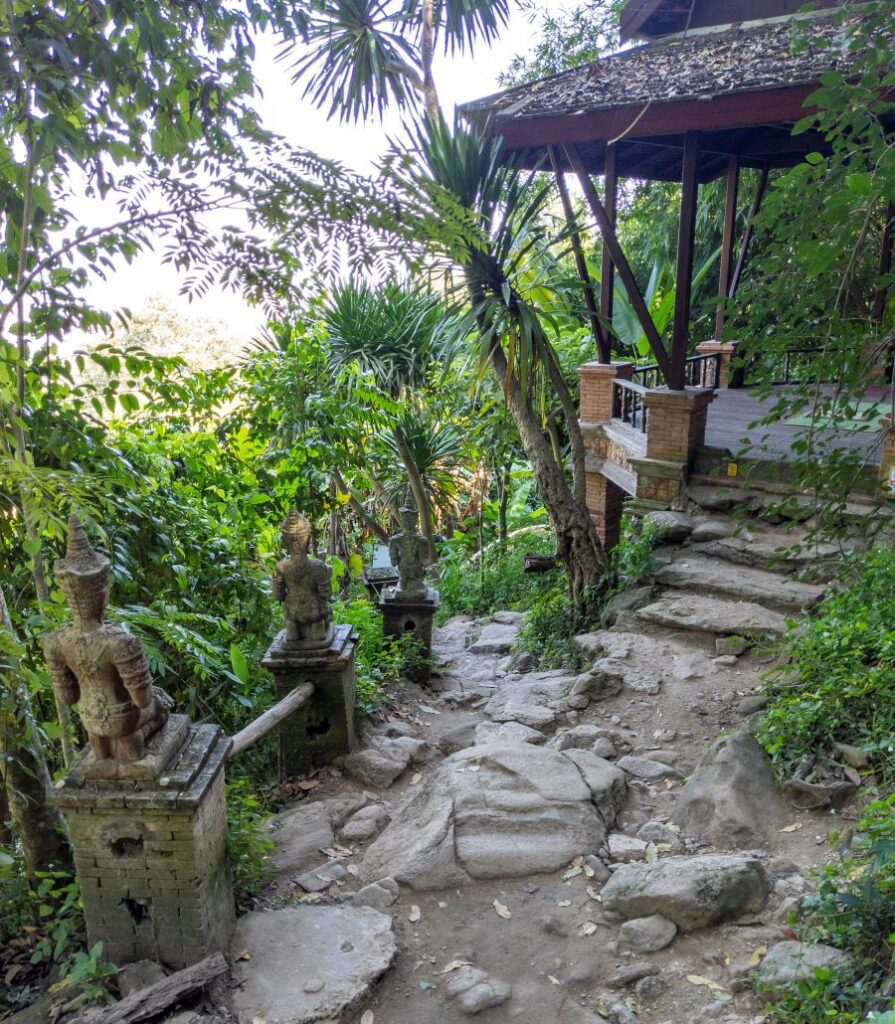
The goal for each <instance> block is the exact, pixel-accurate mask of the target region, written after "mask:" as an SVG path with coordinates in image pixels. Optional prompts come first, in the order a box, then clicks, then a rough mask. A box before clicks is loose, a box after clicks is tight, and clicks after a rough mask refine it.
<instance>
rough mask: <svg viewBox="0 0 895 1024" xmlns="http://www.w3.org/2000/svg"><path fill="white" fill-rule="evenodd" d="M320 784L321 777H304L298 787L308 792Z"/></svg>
mask: <svg viewBox="0 0 895 1024" xmlns="http://www.w3.org/2000/svg"><path fill="white" fill-rule="evenodd" d="M319 785H320V779H302V780H301V782H299V784H298V788H299V789H302V790H304V791H305V793H307V792H308V791H309V790H311V789H316V788H317V787H318V786H319Z"/></svg>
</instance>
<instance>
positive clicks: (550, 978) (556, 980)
mask: <svg viewBox="0 0 895 1024" xmlns="http://www.w3.org/2000/svg"><path fill="white" fill-rule="evenodd" d="M547 980H548V981H549V982H550V984H551V985H561V984H562V982H561V981H560V980H559V978H554V977H553V975H552V974H548V975H547Z"/></svg>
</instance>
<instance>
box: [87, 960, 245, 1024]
mask: <svg viewBox="0 0 895 1024" xmlns="http://www.w3.org/2000/svg"><path fill="white" fill-rule="evenodd" d="M226 972H227V961H226V960H225V959H224V957H223V956H222V955H221V954H220V953H212V955H211V956H207V957H206V958H205V959H204V960H200V961H199V963H197V964H192V966H190V967H184V969H183V970H182V971H177V972H176V973H174V974H169V975H168V977H167V978H163V979H162V980H161V981H157V982H156V983H155V984H154V985H150V986H149V987H148V988H144V989H143V990H142V991H140V992H134V994H133V995H130V996H128V997H127V998H126V999H122V1000H121V1002H119V1003H114V1004H113V1005H112V1006H97V1007H93V1008H92V1009H90V1010H86V1011H85V1012H84V1013H82V1014H80V1015H79V1016H77V1017H75V1018H74V1019H73V1020H72V1022H71V1024H140V1021H145V1020H151V1019H152V1018H153V1017H161V1016H162V1015H163V1014H164V1012H165V1011H166V1010H167V1009H168V1007H169V1006H173V1005H174V1004H175V1003H178V1002H180V1000H181V999H185V998H186V997H187V996H189V995H192V994H193V993H194V992H198V991H199V990H200V989H203V988H205V986H206V985H208V984H209V982H212V981H214V980H215V978H219V977H220V976H221V975H222V974H226Z"/></svg>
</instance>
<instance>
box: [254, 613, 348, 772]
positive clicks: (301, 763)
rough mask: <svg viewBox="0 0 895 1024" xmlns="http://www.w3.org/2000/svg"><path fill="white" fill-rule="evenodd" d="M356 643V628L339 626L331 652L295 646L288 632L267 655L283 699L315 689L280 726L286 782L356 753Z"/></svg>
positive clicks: (265, 660)
mask: <svg viewBox="0 0 895 1024" xmlns="http://www.w3.org/2000/svg"><path fill="white" fill-rule="evenodd" d="M356 640H357V637H356V636H355V634H354V632H353V631H352V629H351V627H350V626H342V625H338V626H334V627H333V639H332V642H331V643H330V645H329V647H324V648H322V649H320V648H316V649H315V648H310V649H308V648H306V647H303V646H302V645H301V644H300V643H289V642H288V641H287V640H286V631H285V630H282V631H281V632H279V633H278V634H277V636H276V638H275V639H274V642H273V643H272V644H271V645H270V647H269V648H268V650H267V653H266V654H265V655H264V658H263V660H262V662H261V664H262V665H263V666H264V667H265V668H266V669H267V671H268V672H270V674H271V675H272V676H273V680H274V688H275V690H276V697H277V700H282V698H283V697H285V696H286V695H287V694H289V693H291V692H292V691H293V690H294V689H295V688H296V686H301V684H302V683H313V684H314V695H313V697H311V699H310V700H309V701H308V702H307V704H305V705H304V707H302V708H300V709H299V710H298V711H295V712H293V713H292V714H291V715H289V717H288V718H286V719H284V720H283V721H282V722H281V723H280V724H279V726H278V727H277V737H278V758H277V760H278V764H279V776H280V781H281V782H283V781H285V780H286V779H290V778H294V777H295V776H296V775H303V774H304V773H305V772H306V771H308V770H309V769H310V768H315V767H318V768H319V767H320V766H321V765H325V764H328V763H329V762H330V761H332V760H333V759H334V758H336V757H340V756H341V755H342V754H350V753H351V751H352V750H353V749H354V746H355V733H354V704H355V693H356V689H357V687H356V682H355V671H354V647H355V641H356Z"/></svg>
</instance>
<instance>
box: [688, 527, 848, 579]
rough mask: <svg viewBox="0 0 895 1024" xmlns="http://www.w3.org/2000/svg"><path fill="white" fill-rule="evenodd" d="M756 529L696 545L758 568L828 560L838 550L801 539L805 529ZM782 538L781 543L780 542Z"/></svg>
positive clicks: (705, 552) (784, 567) (716, 554)
mask: <svg viewBox="0 0 895 1024" xmlns="http://www.w3.org/2000/svg"><path fill="white" fill-rule="evenodd" d="M781 533H782V531H780V530H774V529H770V528H767V529H758V530H756V531H755V532H754V533H745V534H743V535H742V536H734V537H724V538H723V539H721V540H712V541H709V542H708V543H706V544H700V545H699V551H700V552H701V553H703V554H706V555H711V556H712V558H717V559H722V560H724V561H727V562H734V563H735V564H737V565H752V566H758V567H761V568H768V567H770V568H777V569H784V570H785V569H795V568H802V567H804V566H807V565H814V564H816V563H817V562H824V561H828V560H829V559H831V558H836V557H837V556H838V555H839V554H840V549H839V548H838V547H837V546H836V545H835V544H831V543H802V542H803V540H804V532H800V531H798V530H794V531H793V532H792V533H791V534H789V535H786V534H782V536H781ZM781 542H782V543H781Z"/></svg>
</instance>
